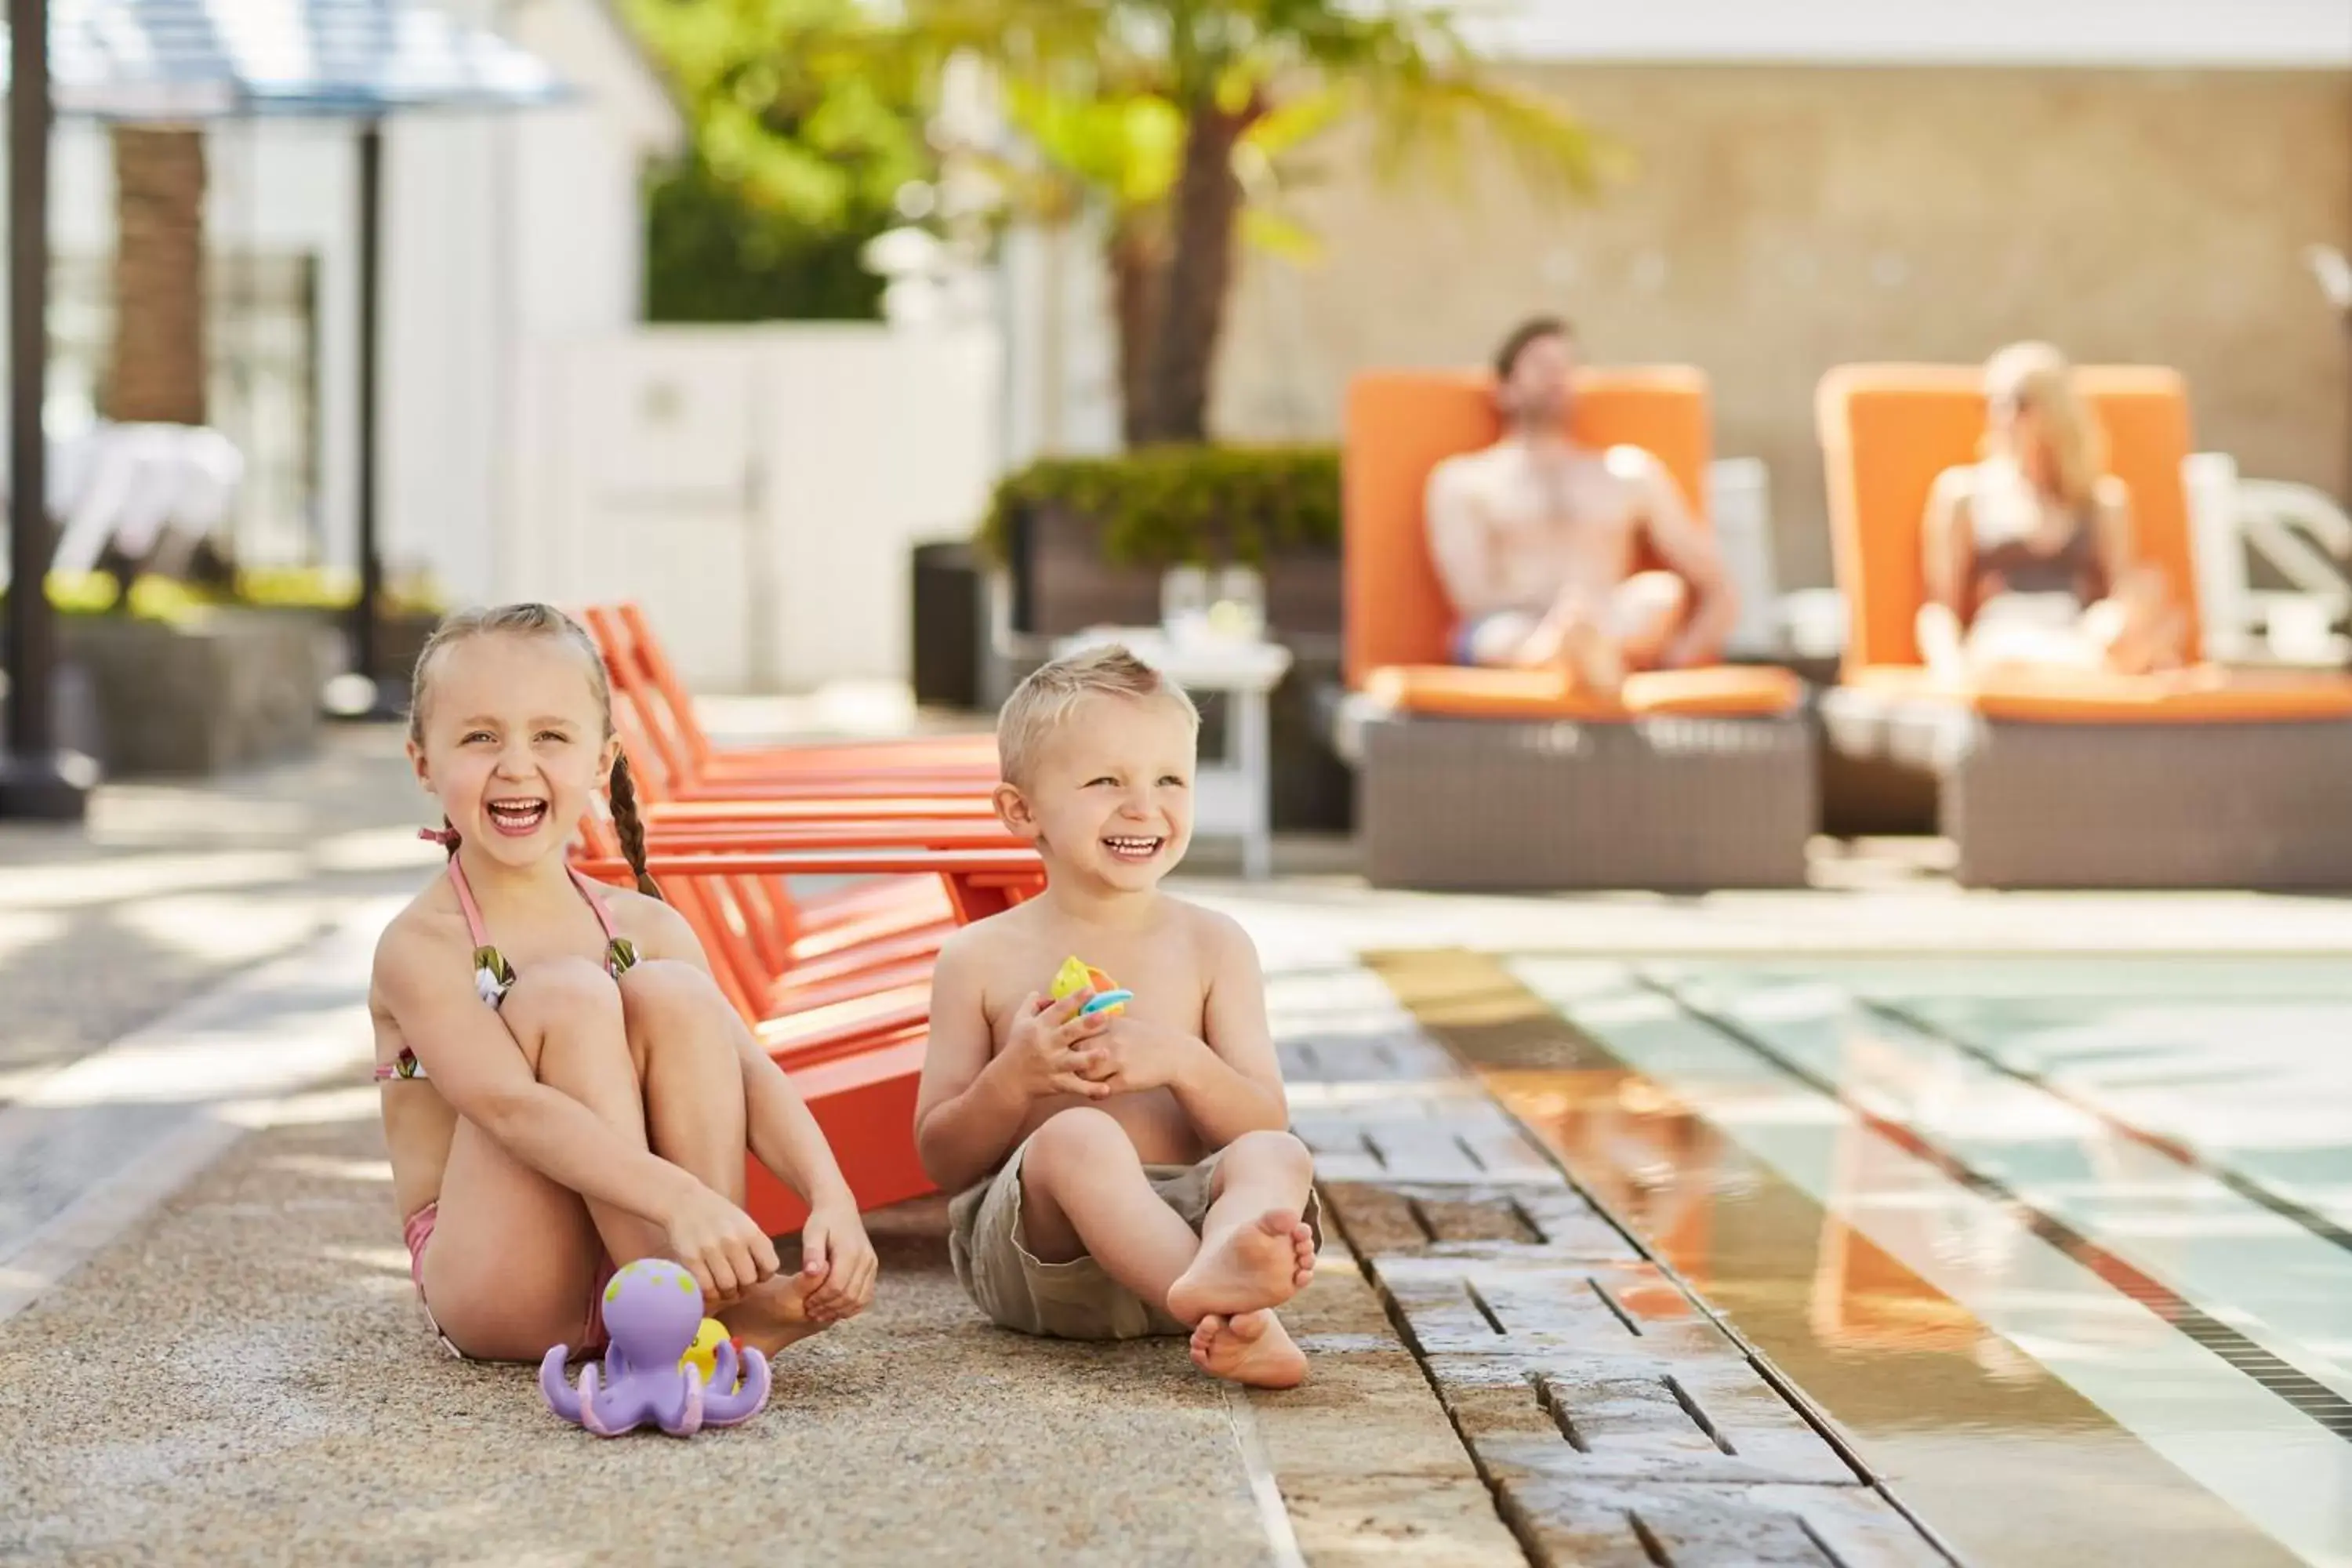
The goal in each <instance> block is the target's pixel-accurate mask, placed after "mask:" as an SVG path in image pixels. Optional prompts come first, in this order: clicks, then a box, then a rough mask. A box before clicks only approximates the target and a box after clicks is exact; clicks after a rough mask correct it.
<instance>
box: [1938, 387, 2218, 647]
mask: <svg viewBox="0 0 2352 1568" xmlns="http://www.w3.org/2000/svg"><path fill="white" fill-rule="evenodd" d="M1985 396H1986V403H1987V423H1986V429H1985V446H1984V457H1983V458H1982V459H1981V460H1980V461H1979V462H1977V463H1974V464H1971V465H1969V466H1967V467H1963V468H1947V469H1946V470H1945V471H1944V472H1943V473H1942V474H1940V475H1939V476H1937V480H1936V485H1935V489H1933V490H1932V491H1931V492H1930V493H1929V496H1928V500H1927V521H1926V535H1927V537H1926V541H1925V543H1926V561H1925V571H1926V574H1927V604H1926V605H1924V606H1923V607H1922V608H1921V610H1920V612H1919V623H1918V636H1919V650H1920V653H1921V655H1922V657H1923V658H1925V659H1926V660H1927V665H1928V668H1931V669H1935V670H1937V671H1939V672H1942V673H1946V674H1951V675H1962V676H1965V675H1969V674H1978V673H1982V672H1984V671H1986V670H1988V669H1991V668H2000V667H2002V666H2009V667H2012V668H2013V667H2017V666H2025V667H2031V668H2069V669H2095V670H2106V671H2111V672H2115V673H2118V674H2129V675H2137V674H2145V673H2147V672H2148V671H2151V670H2158V669H2171V668H2178V667H2179V664H2180V662H2181V654H2182V645H2183V642H2184V640H2185V634H2186V631H2187V626H2186V622H2185V619H2184V617H2183V616H2182V615H2181V613H2180V610H2179V606H2178V605H2174V604H2173V603H2172V602H2171V597H2170V595H2169V594H2168V591H2167V589H2166V586H2165V581H2164V574H2163V573H2162V572H2161V571H2160V570H2158V568H2157V567H2155V566H2153V565H2151V564H2149V563H2147V562H2144V561H2141V560H2139V559H2138V558H2137V556H2136V554H2135V552H2134V549H2133V541H2132V519H2131V505H2130V498H2129V496H2128V494H2127V493H2126V490H2125V489H2124V486H2123V484H2122V482H2121V481H2120V480H2118V479H2115V478H2114V477H2113V476H2112V475H2107V474H2105V473H2103V472H2102V470H2101V458H2102V457H2103V454H2102V452H2101V450H2100V442H2099V434H2098V430H2097V427H2096V426H2095V423H2094V422H2093V419H2092V416H2091V413H2090V410H2089V409H2088V408H2086V407H2085V406H2084V404H2083V402H2082V400H2081V398H2080V396H2079V395H2077V394H2076V392H2075V390H2074V376H2073V371H2072V369H2071V367H2070V366H2069V365H2068V364H2067V363H2066V360H2065V357H2064V356H2063V354H2061V353H2059V352H2058V351H2057V350H2056V349H2054V348H2052V347H2050V346H2049V345H2048V344H2046V343H2018V344H2014V345H2012V346H2011V347H2009V348H2006V349H2003V350H2001V351H2000V353H1997V354H1995V355H1994V356H1993V357H1992V359H1991V361H1990V363H1988V364H1987V365H1986V367H1985Z"/></svg>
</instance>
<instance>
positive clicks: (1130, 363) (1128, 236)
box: [1106, 219, 1167, 447]
mask: <svg viewBox="0 0 2352 1568" xmlns="http://www.w3.org/2000/svg"><path fill="white" fill-rule="evenodd" d="M1163 249H1164V247H1162V246H1161V245H1160V243H1159V240H1158V237H1156V236H1155V235H1153V234H1152V233H1151V231H1150V226H1147V225H1146V224H1144V223H1142V222H1140V221H1138V220H1134V219H1129V220H1128V221H1126V222H1123V223H1121V224H1119V226H1118V227H1117V228H1116V229H1114V230H1113V231H1112V234H1111V237H1110V244H1109V246H1108V247H1107V255H1106V260H1107V261H1108V265H1109V267H1110V286H1111V303H1112V308H1113V310H1114V313H1115V314H1116V315H1117V317H1118V400H1119V401H1118V420H1119V435H1120V437H1121V438H1122V439H1123V440H1125V441H1126V443H1127V444H1128V445H1129V447H1137V446H1140V445H1142V444H1143V442H1144V441H1145V440H1146V439H1148V437H1149V431H1150V422H1151V421H1150V413H1151V342H1152V330H1153V328H1154V327H1155V326H1157V325H1158V322H1159V311H1160V294H1161V287H1160V286H1161V284H1162V283H1163V282H1165V280H1166V279H1165V278H1164V276H1163V275H1164V273H1165V272H1166V270H1167V265H1166V257H1165V256H1164V255H1163Z"/></svg>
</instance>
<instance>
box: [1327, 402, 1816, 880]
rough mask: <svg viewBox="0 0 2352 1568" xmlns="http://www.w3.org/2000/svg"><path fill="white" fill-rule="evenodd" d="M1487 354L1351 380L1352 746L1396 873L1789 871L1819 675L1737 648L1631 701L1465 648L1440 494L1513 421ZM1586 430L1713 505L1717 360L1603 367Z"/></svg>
mask: <svg viewBox="0 0 2352 1568" xmlns="http://www.w3.org/2000/svg"><path fill="white" fill-rule="evenodd" d="M1491 386H1492V378H1491V377H1489V376H1487V375H1486V374H1483V373H1452V372H1383V373H1380V374H1367V375H1363V376H1360V377H1358V378H1357V379H1356V380H1355V381H1354V382H1353V383H1352V384H1350V386H1349V393H1348V405H1347V415H1346V433H1345V446H1344V450H1343V452H1342V457H1341V482H1342V488H1343V497H1342V511H1343V521H1342V527H1343V535H1344V544H1343V559H1342V567H1341V570H1342V574H1343V579H1344V583H1345V593H1346V629H1345V633H1344V644H1345V653H1346V669H1347V679H1348V685H1349V689H1350V696H1349V700H1348V703H1347V709H1346V711H1347V716H1346V717H1344V718H1343V720H1342V723H1341V736H1342V749H1343V750H1344V751H1346V752H1349V753H1350V754H1351V756H1352V757H1353V758H1354V760H1355V761H1356V763H1357V765H1358V770H1359V797H1358V805H1359V810H1358V830H1359V832H1360V834H1361V836H1362V841H1363V847H1364V862H1365V868H1366V874H1367V875H1368V877H1369V878H1370V880H1371V882H1372V883H1373V885H1374V886H1376V887H1419V888H1610V887H1625V888H1707V887H1718V888H1719V887H1781V886H1794V885H1799V884H1801V883H1802V881H1803V880H1804V870H1805V859H1804V849H1805V841H1806V839H1807V837H1809V836H1810V835H1811V831H1812V825H1813V820H1814V789H1813V743H1812V740H1811V729H1810V721H1809V719H1808V716H1807V714H1806V711H1805V690H1804V687H1803V685H1802V683H1801V681H1799V680H1798V679H1797V678H1796V677H1795V676H1794V675H1793V674H1791V673H1790V672H1789V671H1787V670H1782V669H1769V668H1735V667H1729V666H1726V667H1718V668H1710V669H1693V670H1672V671H1660V672H1655V673H1651V674H1644V675H1637V676H1635V677H1633V679H1631V680H1629V681H1628V682H1627V684H1626V687H1625V690H1624V695H1623V700H1622V701H1619V702H1601V701H1596V700H1592V699H1591V698H1590V697H1587V696H1584V695H1581V694H1577V693H1571V692H1570V690H1569V689H1568V687H1567V683H1566V681H1565V680H1564V679H1561V678H1560V677H1559V675H1557V674H1554V673H1552V672H1549V671H1535V670H1496V669H1465V668H1457V667H1453V666H1450V665H1448V664H1447V662H1446V646H1447V641H1448V638H1449V637H1450V635H1451V633H1452V630H1453V621H1454V612H1453V608H1452V606H1451V605H1450V604H1449V603H1448V601H1447V599H1446V595H1445V593H1444V588H1443V587H1442V586H1441V584H1440V583H1439V579H1438V576H1437V572H1436V568H1435V566H1434V565H1433V563H1432V562H1431V559H1430V554H1429V545H1428V535H1427V531H1426V529H1425V527H1424V525H1423V495H1424V493H1425V490H1426V489H1427V486H1428V482H1429V476H1430V473H1431V471H1432V470H1433V469H1434V468H1436V466H1437V464H1438V463H1439V462H1440V461H1441V460H1443V459H1444V458H1448V457H1451V456H1453V455H1454V454H1456V453H1460V452H1465V451H1470V450H1474V449H1475V448H1477V447H1484V446H1486V445H1488V444H1490V443H1491V442H1493V441H1494V440H1495V439H1496V437H1498V436H1499V435H1500V433H1501V432H1500V426H1499V425H1498V423H1497V420H1496V414H1495V411H1494V406H1493V404H1492V401H1491V391H1490V389H1491ZM1572 407H1573V412H1572V415H1571V428H1572V430H1573V431H1574V433H1575V435H1576V437H1577V438H1578V439H1579V440H1580V441H1582V442H1584V443H1586V444H1588V445H1591V446H1594V447H1607V446H1617V445H1632V446H1638V447H1643V448H1644V449H1646V450H1647V451H1649V452H1650V453H1652V454H1653V455H1654V456H1655V457H1656V458H1658V460H1659V461H1660V462H1662V463H1664V465H1665V467H1666V468H1667V469H1668V471H1670V472H1671V473H1672V474H1673V475H1674V477H1675V479H1676V480H1677V481H1678V482H1679V483H1680V484H1681V485H1682V487H1683V492H1684V494H1685V496H1686V497H1687V498H1689V500H1690V501H1691V503H1692V510H1693V512H1694V514H1695V515H1697V516H1699V517H1700V518H1701V519H1704V518H1705V516H1706V464H1707V455H1708V431H1707V400H1706V380H1705V377H1704V376H1703V375H1701V374H1700V373H1698V372H1697V371H1696V370H1691V369H1687V368H1681V367H1662V368H1656V369H1627V370H1592V371H1588V372H1585V373H1583V374H1580V376H1579V377H1578V379H1577V383H1576V395H1575V398H1574V400H1573V405H1572Z"/></svg>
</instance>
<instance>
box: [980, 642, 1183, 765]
mask: <svg viewBox="0 0 2352 1568" xmlns="http://www.w3.org/2000/svg"><path fill="white" fill-rule="evenodd" d="M1087 697H1126V698H1130V699H1133V700H1138V701H1148V700H1153V699H1158V700H1164V701H1169V702H1172V703H1174V704H1175V705H1176V706H1177V707H1179V708H1181V710H1183V713H1184V717H1185V719H1186V721H1189V722H1190V723H1191V724H1192V727H1193V729H1194V730H1195V731H1198V730H1199V728H1200V724H1201V710H1199V709H1198V708H1196V707H1194V706H1193V705H1192V698H1191V697H1189V696H1187V695H1186V694H1185V691H1184V689H1183V688H1182V687H1181V686H1179V685H1177V684H1176V683H1175V682H1174V681H1172V680H1171V679H1168V678H1167V677H1166V676H1164V675H1162V674H1161V673H1160V671H1158V670H1156V669H1154V668H1151V666H1150V665H1148V664H1146V663H1144V662H1143V661H1142V660H1141V659H1139V658H1136V657H1135V655H1133V654H1132V653H1129V651H1128V650H1127V648H1126V647H1123V646H1121V645H1119V644H1118V643H1111V644H1108V645H1106V646H1104V647H1091V648H1087V649H1086V650H1084V651H1083V652H1079V653H1074V654H1071V655H1070V656H1069V657H1068V658H1057V659H1055V660H1054V661H1053V662H1052V663H1050V664H1046V665H1043V666H1040V667H1039V668H1036V669H1035V670H1033V671H1031V672H1030V675H1029V678H1028V679H1025V680H1024V681H1023V682H1022V683H1021V684H1020V685H1018V686H1016V687H1014V688H1013V695H1012V696H1010V697H1008V698H1006V699H1005V700H1004V706H1003V708H1002V709H1000V710H998V711H997V715H996V760H997V767H998V769H999V771H1000V772H1002V773H1003V775H1004V781H1005V782H1006V783H1007V784H1015V785H1021V784H1027V783H1028V782H1029V779H1030V774H1031V770H1032V769H1034V767H1035V766H1036V765H1037V758H1038V755H1039V753H1041V752H1043V751H1044V750H1045V741H1046V738H1047V737H1048V736H1050V735H1051V734H1052V733H1053V731H1054V727H1055V725H1057V724H1059V723H1060V722H1061V721H1062V720H1063V718H1064V717H1065V716H1066V714H1067V713H1068V712H1069V710H1071V709H1072V708H1074V707H1076V706H1077V704H1078V702H1079V700H1081V699H1083V698H1087Z"/></svg>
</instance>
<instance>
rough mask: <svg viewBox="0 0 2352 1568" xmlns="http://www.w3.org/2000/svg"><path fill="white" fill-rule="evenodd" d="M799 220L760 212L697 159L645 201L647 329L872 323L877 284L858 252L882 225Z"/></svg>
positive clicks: (654, 186) (661, 178) (662, 178)
mask: <svg viewBox="0 0 2352 1568" xmlns="http://www.w3.org/2000/svg"><path fill="white" fill-rule="evenodd" d="M888 226H889V225H888V223H887V221H886V220H885V219H884V218H882V217H881V216H878V215H867V216H865V217H863V218H861V219H860V220H859V222H858V223H857V224H856V226H852V227H847V228H840V227H832V226H822V225H814V224H808V223H803V222H800V221H798V220H796V219H794V218H793V217H791V216H786V215H783V214H780V213H776V212H773V211H771V210H768V209H766V208H763V207H761V206H760V205H758V204H757V203H756V202H754V201H752V200H751V199H750V198H749V197H748V196H747V195H745V194H744V192H743V190H742V188H741V187H740V186H738V185H736V184H730V183H729V182H727V181H725V180H722V179H720V178H719V176H718V175H717V174H714V173H713V172H712V171H711V169H710V166H709V164H708V163H705V162H703V160H702V159H701V158H699V157H697V158H695V159H694V160H692V161H691V162H690V163H688V164H687V165H686V166H685V167H684V168H681V169H677V170H675V171H672V172H670V173H668V174H661V175H658V176H656V178H655V179H654V180H653V182H652V183H651V184H650V185H649V187H648V188H647V190H646V320H648V321H872V320H873V319H874V318H875V317H877V316H878V315H879V314H880V313H881V300H882V287H883V280H882V279H879V278H877V277H876V276H875V275H874V274H873V273H871V272H868V271H866V268H865V267H864V266H863V265H861V264H860V262H859V259H858V253H859V252H860V251H861V250H862V249H863V248H864V247H865V246H866V241H867V240H869V239H871V238H872V237H874V236H875V235H877V234H879V233H881V232H882V230H883V229H885V228H887V227H888Z"/></svg>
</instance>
